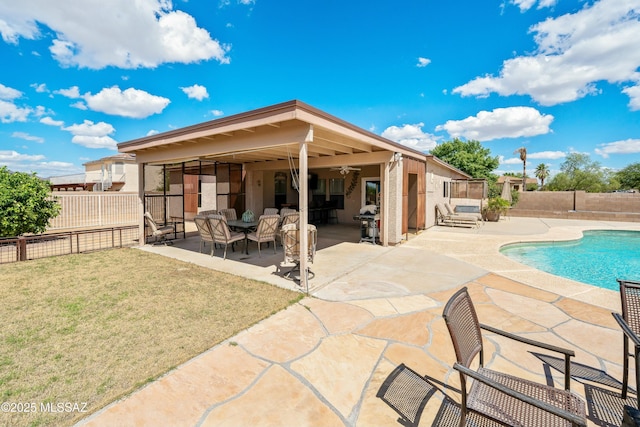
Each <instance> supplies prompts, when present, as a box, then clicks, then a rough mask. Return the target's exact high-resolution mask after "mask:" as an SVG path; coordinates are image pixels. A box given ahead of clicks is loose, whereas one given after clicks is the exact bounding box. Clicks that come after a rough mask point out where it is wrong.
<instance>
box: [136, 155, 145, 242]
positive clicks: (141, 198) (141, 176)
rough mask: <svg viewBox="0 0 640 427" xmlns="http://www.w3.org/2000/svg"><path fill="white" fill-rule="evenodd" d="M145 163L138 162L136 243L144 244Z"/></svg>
mask: <svg viewBox="0 0 640 427" xmlns="http://www.w3.org/2000/svg"><path fill="white" fill-rule="evenodd" d="M145 166H146V163H138V231H139V233H138V239H139V240H138V244H139V245H140V246H144V244H145V243H147V242H146V237H145V232H144V210H145V206H144V169H145Z"/></svg>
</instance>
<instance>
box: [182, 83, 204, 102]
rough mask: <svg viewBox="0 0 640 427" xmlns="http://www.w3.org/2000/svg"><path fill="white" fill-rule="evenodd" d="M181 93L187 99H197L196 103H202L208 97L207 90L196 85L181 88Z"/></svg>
mask: <svg viewBox="0 0 640 427" xmlns="http://www.w3.org/2000/svg"><path fill="white" fill-rule="evenodd" d="M180 89H182V91H183V92H184V93H186V94H187V96H188V97H189V98H192V99H197V100H198V101H202V100H203V99H205V98H208V97H209V93H207V88H206V87H204V86H201V85H198V84H195V85H193V86H188V87H181V88H180Z"/></svg>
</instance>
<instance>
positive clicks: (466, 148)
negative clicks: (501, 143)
mask: <svg viewBox="0 0 640 427" xmlns="http://www.w3.org/2000/svg"><path fill="white" fill-rule="evenodd" d="M431 154H433V155H434V156H436V157H437V158H439V159H440V160H444V161H445V162H447V163H449V164H450V165H451V166H454V167H456V168H458V169H460V170H461V171H463V172H465V173H467V174H469V175H471V176H472V177H473V178H486V179H487V180H489V181H490V182H492V181H495V180H496V176H495V175H494V174H493V173H492V172H493V171H494V170H495V169H496V168H497V167H498V165H499V164H500V162H499V160H498V156H495V157H494V156H491V150H489V149H488V148H484V147H483V146H482V144H480V142H479V141H475V140H470V141H466V142H465V141H461V140H460V139H458V138H455V139H454V140H453V141H447V142H443V143H442V144H439V145H438V146H437V147H435V148H434V149H433V150H431Z"/></svg>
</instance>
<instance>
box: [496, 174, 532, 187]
mask: <svg viewBox="0 0 640 427" xmlns="http://www.w3.org/2000/svg"><path fill="white" fill-rule="evenodd" d="M507 178H508V179H509V181H511V184H516V185H517V184H522V178H521V177H518V176H505V175H503V176H501V177H499V178H498V180H497V181H496V183H497V184H504V182H505V181H506V180H507ZM537 183H538V179H537V178H527V184H537Z"/></svg>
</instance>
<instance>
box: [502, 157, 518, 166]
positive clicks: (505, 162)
mask: <svg viewBox="0 0 640 427" xmlns="http://www.w3.org/2000/svg"><path fill="white" fill-rule="evenodd" d="M498 161H499V162H500V164H501V165H521V164H522V160H520V157H511V158H509V159H505V158H504V156H498Z"/></svg>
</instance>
